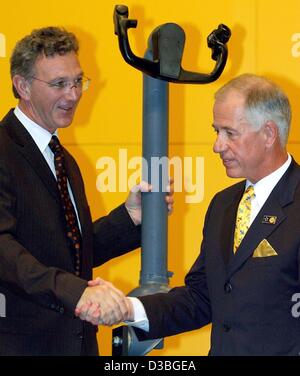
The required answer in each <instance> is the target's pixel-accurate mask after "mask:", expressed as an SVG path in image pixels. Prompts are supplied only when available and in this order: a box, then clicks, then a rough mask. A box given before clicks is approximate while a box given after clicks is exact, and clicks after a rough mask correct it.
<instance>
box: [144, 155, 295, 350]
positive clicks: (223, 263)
mask: <svg viewBox="0 0 300 376" xmlns="http://www.w3.org/2000/svg"><path fill="white" fill-rule="evenodd" d="M244 187H245V182H240V183H238V184H236V185H233V186H232V187H230V188H228V189H225V190H224V191H222V192H220V193H218V194H217V195H216V196H215V197H214V198H213V200H212V202H211V204H210V206H209V209H208V211H207V214H206V219H205V224H204V230H203V242H202V247H201V252H200V255H199V257H198V258H197V260H196V261H195V263H194V265H193V267H192V268H191V270H190V272H189V273H188V274H187V276H186V279H185V286H183V287H179V288H175V289H173V290H171V291H170V292H169V293H167V294H156V295H152V296H145V297H141V298H140V299H141V301H142V303H143V304H144V306H145V308H146V312H147V315H148V317H149V323H150V332H149V334H148V335H146V334H145V333H144V332H142V331H139V330H137V333H138V336H139V337H140V339H143V338H146V337H147V338H159V337H165V336H169V335H174V334H177V333H180V332H183V331H188V330H193V329H196V328H200V327H202V326H204V325H206V324H208V323H210V322H212V334H211V351H210V353H211V355H299V353H300V318H297V317H294V316H295V315H294V316H293V315H292V306H293V305H294V304H295V302H293V301H292V296H293V294H294V293H299V292H300V283H299V282H300V281H299V280H300V278H299V274H300V267H299V265H300V167H299V166H298V165H297V164H296V163H295V162H294V161H292V164H291V166H290V167H289V168H288V170H287V172H286V173H285V174H284V175H283V177H282V178H281V180H280V181H279V182H278V183H277V185H276V186H275V188H274V189H273V191H272V192H271V194H270V196H269V198H268V199H267V201H266V202H265V204H264V206H263V207H262V209H261V210H260V212H259V214H258V215H257V217H256V218H255V220H254V222H253V223H252V225H251V226H250V228H249V230H248V232H247V234H246V235H245V237H244V239H243V241H242V243H241V245H240V247H239V249H238V250H237V252H236V254H235V255H233V252H232V249H233V235H234V225H235V217H236V211H237V207H238V204H239V201H240V199H241V197H242V194H243V191H244ZM265 216H272V217H273V219H274V218H275V223H272V222H274V220H273V221H268V218H267V217H265ZM263 239H266V240H267V241H268V242H269V243H270V245H271V246H272V247H273V249H274V250H275V252H276V253H277V254H278V255H277V256H268V257H253V252H254V251H255V249H256V248H257V246H258V245H259V244H260V242H261V241H262V240H263Z"/></svg>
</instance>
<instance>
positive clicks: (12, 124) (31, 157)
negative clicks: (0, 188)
mask: <svg viewBox="0 0 300 376" xmlns="http://www.w3.org/2000/svg"><path fill="white" fill-rule="evenodd" d="M2 124H3V126H4V128H5V129H6V131H7V133H8V135H9V136H10V138H11V139H12V141H13V142H14V143H15V145H16V147H17V149H18V150H19V152H20V153H21V154H22V155H23V156H24V158H25V159H26V160H27V161H28V162H29V163H30V165H31V167H32V169H33V170H34V171H35V172H36V174H37V175H38V176H39V177H40V179H41V181H42V183H43V184H44V185H45V186H46V188H47V189H48V191H49V192H50V193H51V194H52V195H53V196H54V197H55V198H56V200H57V201H59V195H58V189H57V183H56V180H55V177H54V176H53V173H52V171H51V170H50V168H49V166H48V164H47V162H46V160H45V158H44V156H43V155H42V153H41V152H40V150H39V148H38V147H37V145H36V144H35V142H34V140H33V138H32V137H31V136H30V134H29V133H28V132H27V130H26V129H25V128H24V126H23V125H22V124H21V123H20V122H19V120H18V119H17V118H16V116H15V115H14V113H13V110H10V112H9V113H8V114H7V115H6V116H5V118H4V119H3V121H2Z"/></svg>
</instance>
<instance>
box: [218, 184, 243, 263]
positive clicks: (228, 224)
mask: <svg viewBox="0 0 300 376" xmlns="http://www.w3.org/2000/svg"><path fill="white" fill-rule="evenodd" d="M244 186H245V184H244V183H242V184H241V188H240V189H239V191H238V192H237V193H236V194H235V195H234V197H233V200H232V201H231V202H230V203H229V205H228V206H227V208H226V209H225V213H224V219H223V225H222V230H221V244H222V247H221V249H222V255H223V259H224V262H225V264H226V265H227V264H228V262H229V259H230V257H231V255H232V249H233V237H234V228H235V221H236V212H237V208H238V205H239V202H240V200H241V198H242V195H243V191H244Z"/></svg>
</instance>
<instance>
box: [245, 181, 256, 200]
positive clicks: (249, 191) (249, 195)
mask: <svg viewBox="0 0 300 376" xmlns="http://www.w3.org/2000/svg"><path fill="white" fill-rule="evenodd" d="M254 197H255V192H254V187H253V185H249V187H248V188H247V189H246V190H245V192H244V194H243V199H245V200H250V199H251V200H252V198H254Z"/></svg>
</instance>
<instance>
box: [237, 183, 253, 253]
mask: <svg viewBox="0 0 300 376" xmlns="http://www.w3.org/2000/svg"><path fill="white" fill-rule="evenodd" d="M254 197H255V193H254V188H253V185H249V187H248V188H247V189H246V190H245V192H244V194H243V197H242V199H241V201H240V204H239V207H238V210H237V216H236V223H235V231H234V245H233V252H234V253H235V252H236V250H237V249H238V247H239V245H240V244H241V242H242V240H243V238H244V236H245V234H246V232H247V231H248V228H249V224H250V214H251V201H252V199H253V198H254Z"/></svg>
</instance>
